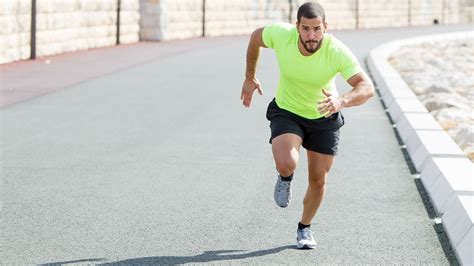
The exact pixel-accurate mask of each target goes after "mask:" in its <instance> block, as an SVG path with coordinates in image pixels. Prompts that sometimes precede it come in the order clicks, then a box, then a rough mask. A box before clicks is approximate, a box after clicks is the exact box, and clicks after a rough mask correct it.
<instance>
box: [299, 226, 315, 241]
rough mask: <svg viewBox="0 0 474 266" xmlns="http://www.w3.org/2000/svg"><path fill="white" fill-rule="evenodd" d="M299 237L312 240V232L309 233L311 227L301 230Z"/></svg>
mask: <svg viewBox="0 0 474 266" xmlns="http://www.w3.org/2000/svg"><path fill="white" fill-rule="evenodd" d="M301 238H302V239H307V240H312V239H313V234H312V233H311V229H309V228H304V229H302V230H301Z"/></svg>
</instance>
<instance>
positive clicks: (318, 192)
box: [297, 150, 335, 248]
mask: <svg viewBox="0 0 474 266" xmlns="http://www.w3.org/2000/svg"><path fill="white" fill-rule="evenodd" d="M307 156H308V189H307V191H306V195H305V197H304V200H303V215H302V217H301V220H300V223H299V224H298V232H297V234H298V239H297V240H298V246H297V247H298V248H315V247H316V242H315V241H314V239H313V236H312V234H311V230H310V229H309V226H310V225H311V222H312V221H313V218H314V216H315V215H316V212H317V211H318V208H319V206H320V205H321V202H322V200H323V196H324V192H325V189H326V177H327V175H328V173H329V170H330V169H331V166H332V164H333V162H334V158H335V156H334V155H327V154H322V153H318V152H314V151H310V150H308V151H307Z"/></svg>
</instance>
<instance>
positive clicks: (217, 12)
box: [0, 0, 474, 64]
mask: <svg viewBox="0 0 474 266" xmlns="http://www.w3.org/2000/svg"><path fill="white" fill-rule="evenodd" d="M304 2H306V1H304V0H101V1H95V0H2V1H0V64H3V63H9V62H15V61H18V60H25V59H34V58H36V57H41V56H48V55H55V54H60V53H65V52H72V51H78V50H86V49H90V48H97V47H105V46H112V45H117V44H127V43H136V42H139V41H165V40H175V39H186V38H194V37H203V36H208V37H212V36H224V35H239V34H248V33H250V32H251V31H252V30H254V29H255V28H257V27H260V26H263V25H265V24H268V23H271V22H275V21H286V22H292V23H293V22H295V21H296V10H297V9H298V6H299V5H301V4H302V3H304ZM318 2H319V3H321V4H322V5H323V6H324V8H325V9H326V16H327V21H328V23H329V29H330V30H335V29H337V30H341V29H369V28H386V27H406V26H422V25H433V24H444V25H446V24H468V23H472V22H473V13H474V0H380V1H373V0H331V1H326V0H321V1H318Z"/></svg>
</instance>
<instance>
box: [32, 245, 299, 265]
mask: <svg viewBox="0 0 474 266" xmlns="http://www.w3.org/2000/svg"><path fill="white" fill-rule="evenodd" d="M286 249H296V247H295V245H288V246H282V247H277V248H271V249H266V250H257V251H252V252H247V253H241V252H245V251H244V250H216V251H204V253H202V254H199V255H196V256H159V257H143V258H134V259H127V260H122V261H117V262H111V263H100V261H104V260H106V259H82V260H76V261H62V262H51V263H46V264H40V265H48V266H50V265H62V264H67V263H81V262H82V263H87V262H89V263H91V262H92V263H95V264H98V265H148V264H185V263H198V262H214V261H222V260H240V259H247V258H254V257H262V256H266V255H270V254H275V253H278V252H280V251H283V250H286ZM235 252H239V254H232V253H235Z"/></svg>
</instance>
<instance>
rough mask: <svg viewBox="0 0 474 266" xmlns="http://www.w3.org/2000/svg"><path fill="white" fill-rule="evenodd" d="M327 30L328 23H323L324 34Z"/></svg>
mask: <svg viewBox="0 0 474 266" xmlns="http://www.w3.org/2000/svg"><path fill="white" fill-rule="evenodd" d="M327 30H328V23H327V22H324V32H326V31H327Z"/></svg>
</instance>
